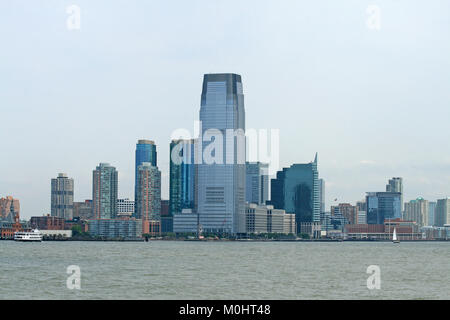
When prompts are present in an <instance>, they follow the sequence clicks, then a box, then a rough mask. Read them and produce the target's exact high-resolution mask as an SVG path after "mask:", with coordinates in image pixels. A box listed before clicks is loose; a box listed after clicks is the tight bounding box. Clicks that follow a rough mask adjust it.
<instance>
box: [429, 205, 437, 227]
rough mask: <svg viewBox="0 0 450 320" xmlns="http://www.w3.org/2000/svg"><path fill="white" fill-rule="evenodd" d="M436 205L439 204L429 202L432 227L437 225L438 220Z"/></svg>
mask: <svg viewBox="0 0 450 320" xmlns="http://www.w3.org/2000/svg"><path fill="white" fill-rule="evenodd" d="M436 204H437V203H436V202H434V201H429V202H428V225H430V226H435V225H436V219H435V216H436V215H435V212H436Z"/></svg>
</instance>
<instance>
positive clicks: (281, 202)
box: [269, 154, 320, 233]
mask: <svg viewBox="0 0 450 320" xmlns="http://www.w3.org/2000/svg"><path fill="white" fill-rule="evenodd" d="M318 177H319V172H318V170H317V154H316V157H315V159H314V161H313V162H310V163H306V164H293V165H292V166H290V167H289V168H283V171H278V172H277V177H276V178H275V179H272V181H271V200H270V201H269V204H272V205H273V206H274V207H275V208H276V209H284V210H285V211H286V212H288V213H295V217H296V223H297V231H298V233H300V227H301V223H310V222H317V223H320V199H319V196H320V195H319V193H320V192H319V179H318Z"/></svg>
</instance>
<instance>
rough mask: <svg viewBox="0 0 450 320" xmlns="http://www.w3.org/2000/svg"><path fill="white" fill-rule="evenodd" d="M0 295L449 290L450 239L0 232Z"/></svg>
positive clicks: (407, 294)
mask: <svg viewBox="0 0 450 320" xmlns="http://www.w3.org/2000/svg"><path fill="white" fill-rule="evenodd" d="M70 265H75V266H78V267H79V269H80V277H79V279H80V289H69V288H68V286H67V278H68V277H70V276H71V275H70V274H68V273H67V267H68V266H70ZM371 265H375V266H378V267H379V270H380V277H379V279H380V289H368V286H367V279H368V278H369V277H370V276H371V275H370V274H368V273H367V268H368V267H369V266H371ZM69 282H70V283H73V282H72V281H69ZM0 299H450V242H409V243H408V242H402V243H400V244H393V243H390V242H330V243H326V242H316V243H313V242H194V241H153V242H75V241H74V242H72V241H67V242H56V241H55V242H41V243H18V242H13V241H0Z"/></svg>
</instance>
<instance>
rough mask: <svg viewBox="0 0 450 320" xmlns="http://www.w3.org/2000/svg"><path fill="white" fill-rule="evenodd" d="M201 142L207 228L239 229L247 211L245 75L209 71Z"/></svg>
mask: <svg viewBox="0 0 450 320" xmlns="http://www.w3.org/2000/svg"><path fill="white" fill-rule="evenodd" d="M200 121H201V130H200V133H201V137H200V139H198V140H197V141H196V143H197V146H196V152H198V153H197V155H196V157H197V158H196V162H197V163H198V164H197V181H198V182H197V185H196V192H197V196H196V202H197V206H196V207H197V210H198V214H199V223H200V224H201V226H202V228H203V230H204V231H207V232H224V233H236V232H237V230H238V216H239V215H240V214H244V212H245V159H246V157H245V152H246V148H245V110H244V95H243V90H242V80H241V76H240V75H237V74H230V73H226V74H206V75H205V76H204V79H203V91H202V96H201V108H200Z"/></svg>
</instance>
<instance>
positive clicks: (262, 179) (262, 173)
mask: <svg viewBox="0 0 450 320" xmlns="http://www.w3.org/2000/svg"><path fill="white" fill-rule="evenodd" d="M268 174H269V165H268V164H267V163H261V162H246V164H245V177H246V180H245V201H246V202H248V203H255V204H258V205H265V204H266V201H267V200H269V175H268Z"/></svg>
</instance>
